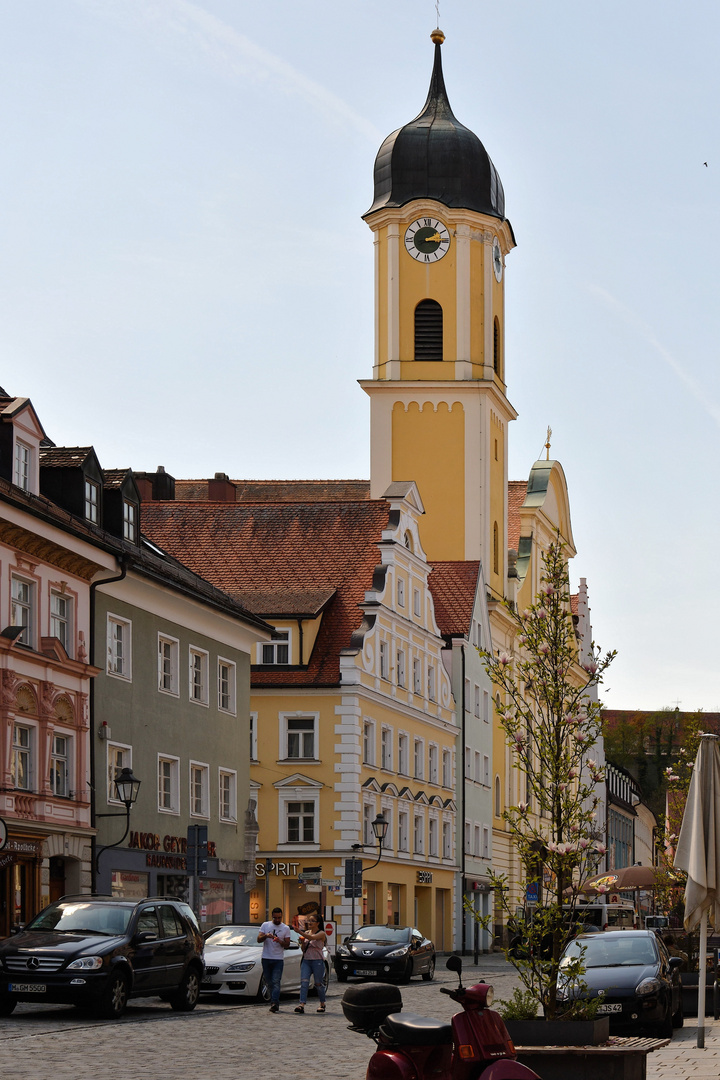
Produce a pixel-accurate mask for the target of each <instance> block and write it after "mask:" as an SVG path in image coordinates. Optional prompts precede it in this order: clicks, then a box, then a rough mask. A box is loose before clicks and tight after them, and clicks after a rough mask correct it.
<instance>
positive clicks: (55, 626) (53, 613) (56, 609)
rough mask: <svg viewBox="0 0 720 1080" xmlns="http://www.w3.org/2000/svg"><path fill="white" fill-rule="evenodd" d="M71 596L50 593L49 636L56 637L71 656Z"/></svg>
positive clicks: (72, 650)
mask: <svg viewBox="0 0 720 1080" xmlns="http://www.w3.org/2000/svg"><path fill="white" fill-rule="evenodd" d="M72 614H73V605H72V598H71V597H70V596H66V595H65V593H59V592H55V591H53V592H51V593H50V637H54V638H57V639H58V641H59V642H60V644H61V645H62V647H63V649H64V650H65V652H66V653H67V654H68V656H70V657H72V655H73V652H74V649H73V647H72Z"/></svg>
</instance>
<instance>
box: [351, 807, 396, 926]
mask: <svg viewBox="0 0 720 1080" xmlns="http://www.w3.org/2000/svg"><path fill="white" fill-rule="evenodd" d="M389 824H390V823H389V822H388V821H387V820H386V819H385V817H384V815H383V814H378V815H377V817H376V818H375V820H374V821H373V823H372V831H373V832H374V834H375V839H376V840H377V842H378V857H377V859H376V860H375V862H374V863H373V864H372V865H371V866H364V867H363V868H362V869H361V870H360V885H361V890H362V876H363V874H364V873H365V871H366V870H374V869H375V867H376V866H377V864H378V863H379V862H380V860H381V859H382V849H383V844H384V843H385V837H386V836H387V831H388V827H389ZM362 846H363V845H362V844H353V851H359V850H360V848H361V847H362ZM351 920H352V931H351V933H353V934H354V933H355V891H354V890H353V897H352V915H351Z"/></svg>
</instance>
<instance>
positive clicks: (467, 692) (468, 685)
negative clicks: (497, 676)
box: [464, 679, 472, 712]
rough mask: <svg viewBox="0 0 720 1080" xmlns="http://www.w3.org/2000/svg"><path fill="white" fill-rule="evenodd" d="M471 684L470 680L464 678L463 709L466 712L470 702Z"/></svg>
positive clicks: (468, 710)
mask: <svg viewBox="0 0 720 1080" xmlns="http://www.w3.org/2000/svg"><path fill="white" fill-rule="evenodd" d="M471 686H472V684H471V682H470V680H469V679H466V680H465V687H464V690H465V709H466V711H467V712H470V702H471V698H470V688H471Z"/></svg>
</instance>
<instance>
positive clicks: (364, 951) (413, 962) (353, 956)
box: [335, 926, 435, 982]
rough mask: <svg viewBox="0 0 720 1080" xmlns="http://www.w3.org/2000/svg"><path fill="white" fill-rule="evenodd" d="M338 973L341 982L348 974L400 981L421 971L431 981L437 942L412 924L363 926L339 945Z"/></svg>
mask: <svg viewBox="0 0 720 1080" xmlns="http://www.w3.org/2000/svg"><path fill="white" fill-rule="evenodd" d="M335 974H336V975H337V978H338V982H346V981H347V977H348V975H355V976H357V977H358V978H360V979H365V978H380V979H384V980H385V981H387V980H389V979H398V980H399V981H400V982H409V981H410V979H411V978H412V977H413V975H422V977H423V979H424V980H425V981H426V982H429V981H430V980H431V979H432V978H433V976H434V975H435V946H434V945H433V943H432V941H430V939H429V938H426V937H423V935H422V934H421V933H420V931H419V930H415V929H414V928H413V927H411V926H361V927H360V929H359V930H356V931H355V933H354V934H351V935H350V937H347V938H345V940H344V942H343V943H342V945H338V947H337V950H336V952H335Z"/></svg>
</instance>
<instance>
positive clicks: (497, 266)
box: [492, 236, 503, 281]
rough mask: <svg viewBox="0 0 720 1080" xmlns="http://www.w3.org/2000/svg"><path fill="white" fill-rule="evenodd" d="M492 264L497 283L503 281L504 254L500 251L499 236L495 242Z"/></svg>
mask: <svg viewBox="0 0 720 1080" xmlns="http://www.w3.org/2000/svg"><path fill="white" fill-rule="evenodd" d="M492 263H493V270H494V271H495V280H496V281H502V272H503V264H502V252H501V251H500V241H499V240H498V238H497V236H496V237H495V239H494V240H493V246H492Z"/></svg>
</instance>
